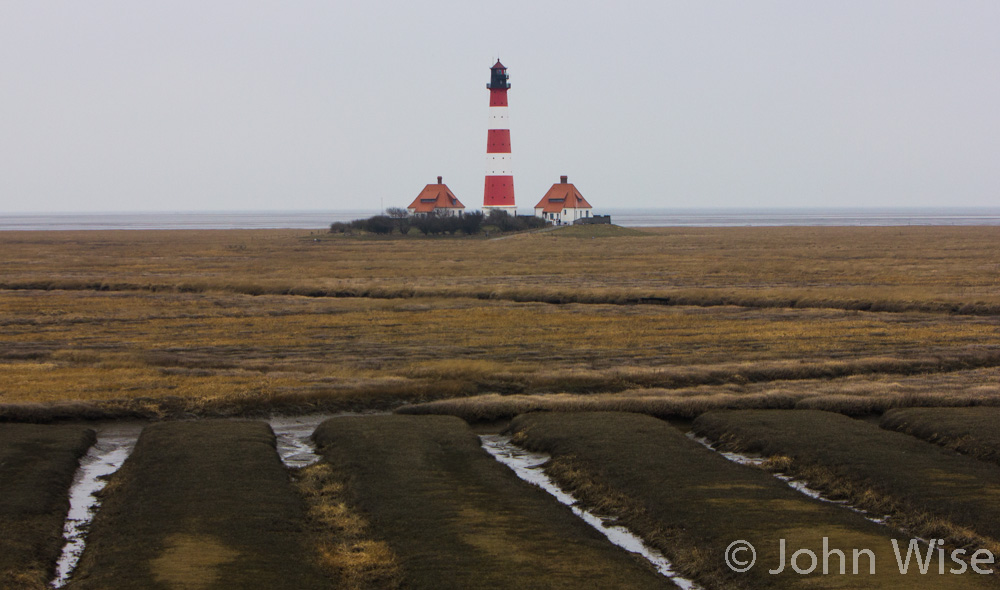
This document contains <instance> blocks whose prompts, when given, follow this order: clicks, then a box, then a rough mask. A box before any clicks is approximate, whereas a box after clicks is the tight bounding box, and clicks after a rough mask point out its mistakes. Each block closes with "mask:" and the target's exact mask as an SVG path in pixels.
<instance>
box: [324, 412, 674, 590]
mask: <svg viewBox="0 0 1000 590" xmlns="http://www.w3.org/2000/svg"><path fill="white" fill-rule="evenodd" d="M314 439H315V440H316V442H317V444H318V445H319V447H320V449H321V452H322V454H323V456H324V458H325V459H326V460H327V461H328V462H329V463H330V465H331V466H332V467H333V470H334V472H339V473H341V474H343V475H344V476H345V477H346V481H347V488H348V489H347V491H348V497H349V498H350V504H351V505H352V506H356V507H357V508H358V512H359V514H360V515H362V516H363V517H364V518H365V520H367V521H368V522H369V523H370V525H371V528H372V530H373V531H374V532H375V533H376V534H377V535H378V537H379V538H382V539H384V540H385V541H386V542H388V544H389V545H390V546H391V548H392V550H393V552H394V553H395V555H396V556H397V559H398V563H399V566H400V570H401V572H402V576H403V587H405V588H408V589H421V588H426V589H433V590H444V589H448V588H455V589H463V590H475V589H479V588H482V589H487V588H490V589H493V588H511V589H513V588H554V589H559V588H565V589H569V588H579V587H581V585H586V586H588V587H592V588H636V589H640V588H663V587H665V586H666V587H669V585H670V584H669V582H666V581H665V580H664V579H663V578H661V577H659V576H658V575H656V574H655V573H654V572H653V571H652V569H651V568H650V567H649V566H648V565H647V564H645V563H640V562H638V561H637V559H638V558H634V557H633V556H631V555H629V554H627V553H625V552H624V551H622V550H620V549H618V548H616V547H614V546H612V545H611V544H610V543H608V542H607V541H606V540H605V539H604V537H602V536H600V534H599V533H597V532H596V531H594V530H593V529H592V528H590V527H589V526H587V525H586V524H584V523H583V522H582V521H581V520H579V519H578V518H577V517H575V516H573V515H572V513H571V512H570V511H569V509H568V508H566V507H565V506H563V505H561V504H559V503H558V502H556V501H555V500H554V499H552V498H551V497H550V496H548V494H546V493H545V492H543V491H541V490H540V489H538V488H535V487H533V486H530V485H528V484H526V483H524V482H522V481H521V480H519V479H518V478H517V477H516V476H515V475H514V473H513V472H512V471H510V470H509V469H508V468H507V467H504V466H503V465H500V464H499V463H498V462H496V461H495V460H494V459H493V458H492V457H490V456H489V454H487V453H486V451H485V450H483V449H482V448H481V447H480V443H479V439H478V438H477V437H476V436H475V435H474V434H473V433H472V431H471V430H470V429H469V428H468V426H467V425H466V424H465V423H464V422H462V421H461V420H459V419H458V418H453V417H447V416H369V417H357V418H354V417H351V418H334V419H332V420H328V421H327V422H324V423H323V424H321V425H320V427H319V428H318V429H317V430H316V433H315V435H314ZM581 581H586V582H585V583H583V582H581Z"/></svg>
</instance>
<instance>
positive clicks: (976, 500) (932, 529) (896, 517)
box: [693, 410, 1000, 554]
mask: <svg viewBox="0 0 1000 590" xmlns="http://www.w3.org/2000/svg"><path fill="white" fill-rule="evenodd" d="M693 428H694V431H695V432H696V433H698V434H699V435H703V436H706V437H708V438H710V439H712V440H714V441H718V442H720V443H721V444H723V445H724V447H726V448H730V449H734V450H739V451H743V452H753V453H760V454H762V455H765V456H774V457H781V458H782V459H781V461H780V463H781V468H782V470H783V471H785V472H788V473H790V474H792V475H795V476H797V477H799V478H801V479H804V480H806V481H808V482H809V483H810V485H812V486H813V487H815V488H818V489H821V490H824V491H825V492H827V493H828V494H829V495H830V496H832V497H835V498H843V499H846V500H849V501H850V502H852V503H853V504H855V505H857V506H859V507H861V508H864V509H866V510H869V511H871V512H873V513H875V514H886V515H889V516H890V517H891V522H893V523H894V524H895V525H896V526H899V527H902V528H905V529H907V530H909V531H911V532H912V533H914V534H917V535H920V536H922V537H925V538H943V539H946V540H948V541H949V542H950V543H951V544H952V545H953V546H967V547H975V546H979V547H985V548H987V549H990V550H992V551H993V552H994V554H997V553H998V552H1000V551H998V550H1000V543H998V542H997V540H998V539H1000V470H997V468H996V466H994V465H990V464H988V463H984V462H982V461H978V460H976V459H973V458H970V457H966V456H964V455H961V454H959V453H956V452H954V451H950V450H948V449H943V448H941V447H938V446H935V445H932V444H928V443H927V442H924V441H922V440H918V439H916V438H913V437H911V436H908V435H905V434H902V433H899V432H890V431H887V430H883V429H881V428H879V427H878V426H877V425H875V424H871V423H868V422H863V421H859V420H854V419H851V418H847V417H845V416H842V415H839V414H834V413H830V412H821V411H814V410H747V411H722V412H709V413H707V414H703V415H702V416H700V417H699V418H698V419H697V420H695V422H694V425H693Z"/></svg>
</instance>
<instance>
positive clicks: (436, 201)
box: [407, 184, 465, 213]
mask: <svg viewBox="0 0 1000 590" xmlns="http://www.w3.org/2000/svg"><path fill="white" fill-rule="evenodd" d="M407 209H413V212H414V213H430V212H431V211H434V210H435V209H465V205H463V204H462V202H461V201H459V200H458V197H456V196H455V194H454V193H452V192H451V189H449V188H448V185H446V184H428V185H427V186H425V187H424V190H422V191H420V194H419V195H417V198H416V199H413V202H412V203H410V205H409V206H408V207H407Z"/></svg>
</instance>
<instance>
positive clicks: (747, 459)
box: [687, 432, 888, 526]
mask: <svg viewBox="0 0 1000 590" xmlns="http://www.w3.org/2000/svg"><path fill="white" fill-rule="evenodd" d="M687 437H688V438H689V439H691V440H693V441H694V442H696V443H698V444H700V445H702V446H703V447H705V448H707V449H709V450H710V451H713V452H715V453H718V454H720V455H722V456H723V457H725V458H726V459H729V460H730V461H732V462H733V463H739V464H740V465H748V466H750V467H760V466H761V465H763V464H764V463H765V462H766V461H767V459H766V458H764V457H758V456H754V455H743V454H740V453H732V452H728V451H720V450H718V449H716V448H715V447H714V446H712V442H711V441H709V440H708V439H707V438H705V437H700V436H695V434H694V433H693V432H689V433H687ZM771 475H773V476H774V477H776V478H778V479H780V480H781V481H783V482H785V483H786V484H787V485H788V487H790V488H792V489H793V490H795V491H796V492H799V493H800V494H804V495H806V496H809V497H810V498H812V499H814V500H819V501H820V502H826V503H828V504H837V505H838V506H843V507H844V508H847V509H848V510H850V511H852V512H857V513H858V514H860V515H861V516H864V517H865V518H866V519H867V520H870V521H871V522H874V523H875V524H880V525H883V526H886V525H887V524H888V517H882V518H876V517H874V516H872V515H871V514H870V513H869V512H868V511H866V510H862V509H860V508H858V507H856V506H852V505H850V504H848V503H847V501H846V500H832V499H830V498H827V497H826V496H824V495H823V493H822V492H820V491H819V490H815V489H813V488H811V487H809V484H807V483H806V482H804V481H801V480H798V479H795V478H793V477H792V476H790V475H785V474H784V473H774V472H772V473H771Z"/></svg>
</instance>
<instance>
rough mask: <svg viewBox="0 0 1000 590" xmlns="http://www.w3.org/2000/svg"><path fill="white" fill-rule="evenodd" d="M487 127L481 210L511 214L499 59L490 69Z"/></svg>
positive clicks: (507, 132)
mask: <svg viewBox="0 0 1000 590" xmlns="http://www.w3.org/2000/svg"><path fill="white" fill-rule="evenodd" d="M486 87H487V88H489V89H490V126H489V132H488V134H487V136H486V187H485V189H484V190H483V212H484V213H487V214H489V212H490V211H492V210H494V209H499V210H501V211H506V212H507V213H509V214H511V215H514V214H516V213H517V207H516V205H515V204H514V173H513V171H512V169H511V160H510V123H509V120H508V118H507V90H508V89H509V88H510V82H508V76H507V68H506V67H504V65H503V64H502V63H500V60H499V59H498V60H497V63H496V64H495V65H494V66H493V67H492V68H490V83H489V84H487V85H486Z"/></svg>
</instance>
